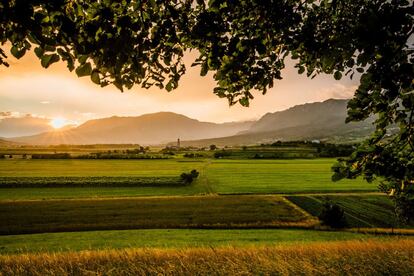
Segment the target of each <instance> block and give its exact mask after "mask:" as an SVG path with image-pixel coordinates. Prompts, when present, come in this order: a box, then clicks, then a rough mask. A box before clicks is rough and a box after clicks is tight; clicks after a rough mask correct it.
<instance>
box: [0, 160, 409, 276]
mask: <svg viewBox="0 0 414 276" xmlns="http://www.w3.org/2000/svg"><path fill="white" fill-rule="evenodd" d="M334 162H335V159H332V158H327V159H322V158H321V159H296V160H248V159H240V160H217V159H194V160H189V159H184V158H174V159H168V160H2V161H0V275H2V274H5V275H9V274H14V275H30V274H44V273H43V272H45V273H47V274H58V272H59V271H60V272H61V274H88V273H92V274H100V273H104V272H105V273H104V274H113V275H122V274H125V275H127V274H157V273H161V274H188V275H192V274H194V273H195V272H198V274H235V273H237V274H274V273H275V274H298V273H300V274H322V275H332V274H348V275H355V274H372V275H375V274H376V273H377V272H380V270H381V269H382V271H384V273H385V274H387V271H388V272H395V273H392V274H402V275H404V274H407V272H408V271H414V267H413V263H414V244H413V243H414V235H411V234H413V230H412V229H411V228H410V227H408V229H403V230H401V229H400V230H397V228H400V227H401V226H400V225H399V224H398V223H397V222H396V221H395V219H394V215H393V205H392V202H391V201H390V200H389V199H388V198H387V197H385V196H384V195H381V194H379V193H378V192H377V188H376V184H375V183H374V184H367V183H365V182H363V181H362V180H360V179H357V180H345V181H340V182H338V183H334V182H332V181H331V179H330V177H331V174H332V172H331V169H330V168H331V166H332V164H333V163H334ZM192 169H196V170H197V171H199V172H200V176H199V177H198V179H197V180H196V181H195V182H194V183H192V184H191V185H181V184H180V185H177V183H171V181H170V182H168V181H167V182H165V183H164V182H162V181H161V180H160V179H161V178H162V179H173V178H174V177H175V178H176V177H178V176H179V175H180V174H181V173H183V172H189V171H190V170H192ZM13 177H18V178H16V179H17V180H16V181H17V182H16V183H17V184H16V185H15V184H13V185H14V186H13V185H12V187H10V183H12V181H14V180H13V179H12V178H13ZM91 177H93V179H92V180H93V181H92V180H91ZM105 177H111V179H112V178H114V179H116V178H119V179H118V180H119V181H118V180H117V181H114V183H113V186H107V187H106V186H105V187H104V186H102V187H100V186H99V185H103V184H102V183H105V181H106V179H107V178H105ZM121 177H122V179H121ZM100 178H102V179H100ZM83 179H84V180H85V181H83ZM134 179H136V180H137V181H138V179H140V181H141V182H140V183H144V184H145V185H147V184H148V183H150V181H152V180H154V179H157V181H158V182H157V186H137V187H126V186H123V185H127V184H128V185H130V182H131V181H133V180H134ZM151 179H152V180H151ZM2 180H4V181H3V182H2ZM101 180H102V181H101ZM112 180H113V179H112ZM70 181H75V182H76V183H83V182H84V183H92V182H93V183H92V184H93V185H98V186H97V187H92V186H90V187H89V186H88V185H86V184H85V185H84V186H82V185H79V186H76V185H78V184H76V183H75V184H76V185H75V184H73V183H72V182H70ZM91 181H92V182H91ZM23 182H24V183H25V184H24V185H21V186H19V184H18V183H23ZM54 182H56V183H54ZM2 183H3V185H4V186H3V187H2ZM5 183H7V185H9V186H7V185H6V184H5ZM45 183H46V184H45ZM59 183H60V184H59ZM62 183H72V184H71V185H73V186H70V187H69V186H65V185H64V184H62ZM100 183H101V184H100ZM92 184H91V185H92ZM144 184H143V185H144ZM47 185H52V186H51V187H48V186H47ZM105 185H106V184H105ZM111 185H112V184H111ZM327 200H330V201H332V202H335V203H336V204H338V205H339V206H341V208H343V210H344V212H345V219H346V223H347V227H346V229H342V230H340V231H328V229H327V228H326V227H325V226H322V225H321V222H320V221H319V220H318V218H317V217H318V215H319V213H320V212H321V209H322V205H323V203H324V202H325V201H327ZM377 228H378V229H377ZM358 229H359V230H360V232H362V231H364V232H370V234H367V233H356V232H358V231H359V230H358ZM384 229H385V230H384ZM380 233H381V234H380ZM390 233H393V234H396V233H400V234H404V236H402V235H389V234H390ZM203 256H204V258H203ZM380 259H381V260H382V261H381V264H379V265H378V266H377V267H369V266H368V265H369V264H370V262H373V261H375V260H377V261H376V263H378V260H380ZM125 262H129V264H130V265H129V266H125ZM75 263H76V265H74V264H75ZM358 264H359V265H358ZM397 264H398V265H397ZM401 265H405V266H404V267H402V266H401ZM364 266H366V267H364ZM196 269H198V270H196ZM236 269H238V270H236ZM300 269H303V270H302V272H301V271H300ZM364 269H365V270H364ZM365 272H366V273H365Z"/></svg>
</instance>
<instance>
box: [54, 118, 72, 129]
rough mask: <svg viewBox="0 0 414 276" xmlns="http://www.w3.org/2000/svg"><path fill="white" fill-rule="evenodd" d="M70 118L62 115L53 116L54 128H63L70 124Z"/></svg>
mask: <svg viewBox="0 0 414 276" xmlns="http://www.w3.org/2000/svg"><path fill="white" fill-rule="evenodd" d="M68 123H69V122H68V120H66V119H65V118H62V117H57V118H53V119H52V120H51V121H50V125H51V126H52V127H53V128H54V129H59V128H62V127H64V126H66V125H67V124H68Z"/></svg>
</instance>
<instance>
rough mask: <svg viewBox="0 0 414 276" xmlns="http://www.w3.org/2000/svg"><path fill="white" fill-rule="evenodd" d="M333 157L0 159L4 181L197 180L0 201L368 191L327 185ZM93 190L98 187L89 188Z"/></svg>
mask: <svg viewBox="0 0 414 276" xmlns="http://www.w3.org/2000/svg"><path fill="white" fill-rule="evenodd" d="M334 161H335V159H332V158H328V159H297V160H296V159H295V160H209V159H197V160H186V159H169V160H2V161H0V176H1V178H0V189H1V187H2V184H1V179H5V180H7V179H8V177H10V179H12V177H16V176H18V177H27V178H30V177H32V178H33V180H35V179H36V177H88V178H90V177H147V178H149V177H156V178H157V177H158V178H159V177H178V176H179V175H180V174H181V173H182V172H187V171H190V170H192V169H197V170H198V171H200V173H201V175H200V177H199V179H198V180H197V181H196V182H195V183H194V184H193V185H192V186H191V187H188V186H184V187H165V186H164V187H139V188H131V187H122V185H119V186H120V187H119V188H113V187H104V188H102V187H97V188H94V189H91V188H88V187H87V185H84V186H86V187H84V188H82V189H67V188H64V185H62V186H61V188H59V189H56V188H53V187H45V188H41V189H39V188H36V187H35V186H33V188H27V185H26V188H18V189H9V190H7V189H6V188H2V189H1V190H0V191H2V193H1V194H0V199H3V200H6V199H9V200H17V199H47V198H78V197H125V196H167V195H196V194H207V193H211V194H257V193H259V194H289V193H312V192H322V193H323V192H371V191H376V190H377V188H376V184H374V183H373V184H367V183H366V182H364V181H362V180H358V179H357V180H343V181H340V182H335V183H334V182H332V181H331V179H330V177H331V175H332V172H331V169H330V168H331V166H332V164H333V162H334ZM95 186H98V185H95Z"/></svg>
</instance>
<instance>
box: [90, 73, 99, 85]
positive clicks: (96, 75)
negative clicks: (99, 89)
mask: <svg viewBox="0 0 414 276" xmlns="http://www.w3.org/2000/svg"><path fill="white" fill-rule="evenodd" d="M91 80H92V81H93V82H94V83H96V84H101V78H100V76H99V72H98V71H95V70H94V71H93V72H92V74H91Z"/></svg>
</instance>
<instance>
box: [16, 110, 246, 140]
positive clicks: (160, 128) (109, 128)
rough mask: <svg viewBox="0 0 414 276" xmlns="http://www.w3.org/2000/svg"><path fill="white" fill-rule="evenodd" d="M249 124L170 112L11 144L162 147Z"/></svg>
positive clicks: (91, 123)
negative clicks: (178, 139) (200, 118)
mask: <svg viewBox="0 0 414 276" xmlns="http://www.w3.org/2000/svg"><path fill="white" fill-rule="evenodd" d="M251 125H252V122H237V123H223V124H216V123H208V122H200V121H198V120H195V119H191V118H188V117H186V116H184V115H180V114H176V113H172V112H159V113H153V114H146V115H142V116H138V117H116V116H115V117H110V118H103V119H96V120H90V121H87V122H85V123H84V124H82V125H80V126H78V127H76V128H72V129H69V130H60V131H50V132H45V133H42V134H38V135H33V136H25V137H17V138H12V139H11V140H13V141H17V142H21V143H27V144H35V145H38V144H51V145H53V144H129V143H136V144H161V143H166V142H169V141H175V140H176V139H177V138H180V139H181V140H196V139H204V138H213V137H221V136H230V135H234V134H237V133H239V132H241V131H245V130H247V129H249V127H250V126H251Z"/></svg>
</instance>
